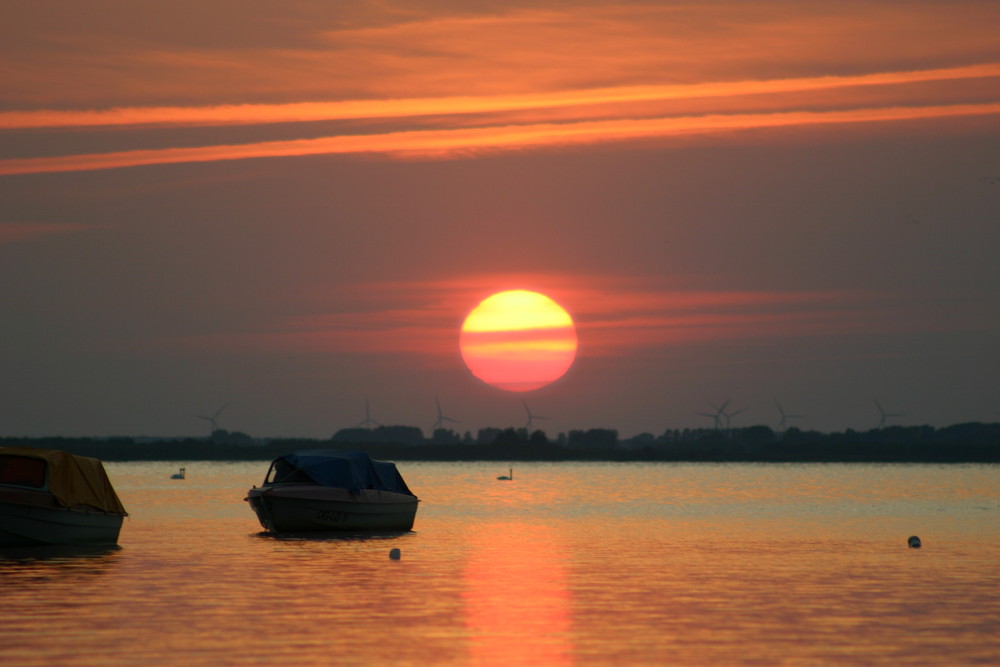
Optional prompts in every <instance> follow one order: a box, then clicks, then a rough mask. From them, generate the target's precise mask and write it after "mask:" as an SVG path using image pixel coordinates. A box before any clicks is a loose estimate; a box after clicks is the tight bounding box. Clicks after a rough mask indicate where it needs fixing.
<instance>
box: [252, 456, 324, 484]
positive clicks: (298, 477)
mask: <svg viewBox="0 0 1000 667" xmlns="http://www.w3.org/2000/svg"><path fill="white" fill-rule="evenodd" d="M264 483H265V484H294V483H300V484H301V483H306V484H315V482H314V481H313V480H312V478H311V477H309V475H307V474H305V473H304V472H303V471H302V469H301V468H298V467H296V466H293V465H292V464H291V463H289V462H288V461H285V460H284V459H278V460H277V461H274V462H273V463H272V464H271V469H270V470H268V471H267V477H265V478H264Z"/></svg>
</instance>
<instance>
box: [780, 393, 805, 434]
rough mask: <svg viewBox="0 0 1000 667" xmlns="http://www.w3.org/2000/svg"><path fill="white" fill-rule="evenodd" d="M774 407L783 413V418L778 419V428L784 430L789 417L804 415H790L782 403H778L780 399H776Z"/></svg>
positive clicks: (794, 417)
mask: <svg viewBox="0 0 1000 667" xmlns="http://www.w3.org/2000/svg"><path fill="white" fill-rule="evenodd" d="M774 407H776V408H778V413H779V414H780V415H781V419H780V420H779V421H778V430H779V431H784V430H785V426H786V422H787V421H788V420H789V419H801V418H802V415H790V414H787V413H786V412H785V411H784V410H783V409H782V408H781V403H778V399H774Z"/></svg>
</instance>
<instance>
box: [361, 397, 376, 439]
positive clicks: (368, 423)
mask: <svg viewBox="0 0 1000 667" xmlns="http://www.w3.org/2000/svg"><path fill="white" fill-rule="evenodd" d="M372 425H375V426H381V424H379V423H378V422H377V421H375V420H374V419H372V416H371V412H370V410H369V406H368V399H367V398H366V399H365V419H364V421H362V422H361V423H360V424H358V425H357V427H356V428H367V429H368V430H369V431H370V430H372Z"/></svg>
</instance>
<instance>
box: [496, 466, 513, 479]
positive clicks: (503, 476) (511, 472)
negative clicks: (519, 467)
mask: <svg viewBox="0 0 1000 667" xmlns="http://www.w3.org/2000/svg"><path fill="white" fill-rule="evenodd" d="M509 472H510V476H507V475H500V476H499V477H497V479H502V480H504V481H509V480H512V479H514V469H513V468H510V471H509Z"/></svg>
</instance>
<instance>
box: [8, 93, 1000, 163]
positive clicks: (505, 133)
mask: <svg viewBox="0 0 1000 667" xmlns="http://www.w3.org/2000/svg"><path fill="white" fill-rule="evenodd" d="M996 114H1000V102H994V103H983V104H955V105H943V106H926V107H887V108H876V109H860V110H858V109H855V110H849V111H825V112H799V111H789V112H784V113H765V114H706V115H701V116H684V117H673V118H651V119H635V120H633V119H621V120H607V121H585V122H577V123H572V122H570V123H538V124H528V125H509V126H493V127H479V128H461V129H453V130H415V131H404V132H390V133H384V134H368V135H339V136H328V137H321V138H318V139H299V140H291V141H264V142H258V143H251V144H241V145H221V146H199V147H191V148H168V149H152V150H135V151H121V152H116V153H90V154H81V155H70V156H58V157H39V158H20V159H16V158H15V159H9V160H0V175H13V174H39V173H57V172H72V171H94V170H101V169H119V168H125V167H139V166H146V165H158V164H179V163H193V162H216V161H224V160H240V159H252V158H267V157H298V156H307V155H350V154H363V153H372V154H385V155H395V156H399V157H409V158H417V157H422V158H432V157H455V156H461V155H469V154H471V153H475V152H479V151H497V150H525V149H539V148H551V147H559V146H573V145H583V144H597V143H607V142H616V141H637V140H649V139H657V138H662V137H675V136H691V135H704V134H709V133H713V132H731V131H740V130H756V129H771V128H788V127H803V126H814V127H815V126H822V125H834V124H856V123H869V122H889V121H896V122H899V121H912V120H933V119H939V118H960V117H969V116H985V115H996Z"/></svg>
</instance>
